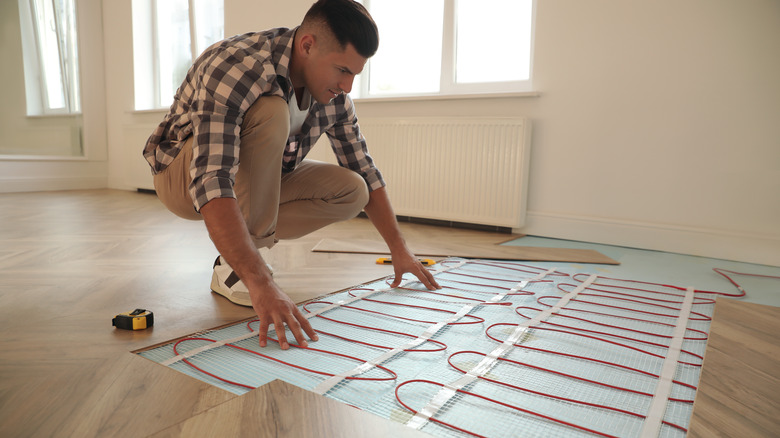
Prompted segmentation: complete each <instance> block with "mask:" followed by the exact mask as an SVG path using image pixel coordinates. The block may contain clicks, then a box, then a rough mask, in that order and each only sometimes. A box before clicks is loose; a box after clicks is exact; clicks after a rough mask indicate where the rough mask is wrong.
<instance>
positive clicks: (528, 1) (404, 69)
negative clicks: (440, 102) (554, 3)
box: [353, 0, 534, 97]
mask: <svg viewBox="0 0 780 438" xmlns="http://www.w3.org/2000/svg"><path fill="white" fill-rule="evenodd" d="M362 3H363V4H364V5H365V6H366V8H367V9H368V10H369V11H370V12H371V15H372V16H373V17H374V20H375V21H376V23H377V26H378V27H379V32H380V38H379V50H378V52H377V54H376V55H375V56H374V57H372V58H371V59H370V60H369V62H368V63H367V66H366V69H365V70H364V73H363V74H362V75H361V76H362V78H360V81H359V82H358V81H356V84H355V86H354V87H353V89H354V91H356V93H354V94H355V95H356V96H355V97H395V96H414V95H449V94H456V95H457V94H473V93H499V92H523V91H532V88H531V59H532V48H533V45H532V41H533V6H534V2H533V0H425V1H419V0H363V2H362ZM409 11H414V13H410V12H409Z"/></svg>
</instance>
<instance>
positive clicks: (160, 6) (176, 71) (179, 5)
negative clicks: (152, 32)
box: [156, 0, 192, 107]
mask: <svg viewBox="0 0 780 438" xmlns="http://www.w3.org/2000/svg"><path fill="white" fill-rule="evenodd" d="M156 3H157V5H156V6H157V49H158V58H157V59H158V61H159V76H158V77H159V80H160V95H159V97H160V101H159V102H158V105H159V106H162V107H164V106H167V105H170V102H171V99H172V98H173V94H174V93H175V92H176V89H178V88H179V85H180V84H181V82H182V81H183V80H184V76H185V75H186V74H187V69H189V67H190V64H192V51H191V49H190V13H189V2H188V1H187V0H164V1H158V2H156Z"/></svg>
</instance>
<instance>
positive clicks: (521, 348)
mask: <svg viewBox="0 0 780 438" xmlns="http://www.w3.org/2000/svg"><path fill="white" fill-rule="evenodd" d="M434 268H435V276H436V278H437V280H438V282H439V284H441V285H442V286H443V289H441V290H439V291H427V290H425V288H424V287H423V286H422V284H421V283H419V282H418V281H417V280H416V279H415V278H413V277H408V278H407V277H405V278H404V281H403V282H402V283H401V285H400V286H399V287H397V288H394V289H391V288H390V287H389V283H390V282H391V281H392V279H390V278H388V279H382V280H378V281H376V282H373V283H369V284H364V285H360V286H356V287H354V288H351V289H349V290H346V291H343V292H339V293H337V294H333V295H329V296H326V297H323V298H321V299H319V300H315V301H311V302H309V303H306V304H305V305H302V306H301V307H302V311H303V312H304V313H305V314H307V317H309V320H310V321H311V323H312V325H313V327H314V328H315V330H317V331H318V333H319V335H320V336H319V337H320V340H319V341H318V342H316V343H310V348H308V349H302V348H298V347H294V346H291V348H290V349H289V350H287V351H282V350H281V349H280V348H279V347H278V344H276V343H274V342H269V346H268V347H266V348H260V347H259V346H258V339H257V333H256V331H257V329H258V325H259V323H258V322H257V321H256V320H255V321H250V322H248V323H247V322H242V323H237V324H235V325H231V326H228V327H224V328H220V329H216V330H211V331H207V332H204V333H199V334H197V335H193V336H190V337H188V338H185V339H182V340H178V341H176V342H171V343H169V344H166V345H162V346H159V347H155V348H153V349H149V350H146V351H143V352H141V353H139V354H140V355H142V356H144V357H146V358H148V359H151V360H153V361H156V362H159V363H161V364H164V365H166V366H168V367H170V368H173V369H175V370H178V371H180V372H182V373H185V374H188V375H190V376H193V377H196V378H198V379H200V380H203V381H205V382H208V383H210V384H213V385H216V386H218V387H221V388H224V389H226V390H228V391H232V392H234V393H237V394H242V393H244V392H246V391H249V390H250V389H251V388H254V387H258V386H261V385H263V384H266V383H268V382H271V381H273V380H275V379H281V380H284V381H286V382H288V383H291V384H293V385H296V386H299V387H301V388H303V389H306V390H310V391H314V392H317V393H321V394H324V395H325V396H327V397H330V398H333V399H335V400H338V401H341V402H343V403H347V404H349V405H352V406H356V407H358V408H360V409H363V410H366V411H369V412H372V413H374V414H376V415H379V416H381V417H384V418H388V419H391V420H393V421H397V422H401V423H406V424H407V425H408V426H410V427H415V428H419V429H420V430H422V431H424V432H427V433H430V434H432V435H438V436H470V435H482V436H490V437H514V436H518V435H522V436H540V437H541V436H543V437H554V436H579V435H582V436H592V435H594V434H595V435H603V436H646V435H647V434H648V431H650V434H651V435H659V436H684V435H685V430H686V429H687V426H688V423H689V421H690V416H691V412H692V408H693V400H694V397H695V393H696V384H697V383H698V381H699V374H700V369H701V363H702V356H703V354H704V349H705V346H706V337H707V334H706V333H707V332H708V330H709V325H710V317H711V315H712V312H713V308H714V299H713V297H712V295H707V294H706V293H701V292H696V291H694V290H693V289H687V290H686V288H681V287H674V286H664V285H659V284H650V283H643V282H635V281H630V280H618V279H607V278H601V277H596V276H588V275H586V274H573V275H569V274H566V273H563V272H559V271H555V270H553V269H550V270H548V269H544V268H539V267H534V266H530V265H526V264H521V263H515V262H496V261H485V260H462V259H448V260H445V261H443V262H441V263H439V264H437V265H435V266H434ZM686 303H687V307H686ZM269 337H271V338H275V335H274V333H273V331H271V332H270V333H269ZM287 338H288V339H293V338H292V335H291V334H290V333H289V331H288V333H287ZM675 345H677V346H678V347H679V348H678V349H675V348H674V346H675ZM670 346H671V347H672V348H670ZM665 386H666V389H667V391H666V392H665V391H664V387H665ZM650 423H654V424H650Z"/></svg>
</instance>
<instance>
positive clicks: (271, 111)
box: [241, 96, 290, 146]
mask: <svg viewBox="0 0 780 438" xmlns="http://www.w3.org/2000/svg"><path fill="white" fill-rule="evenodd" d="M289 135H290V112H289V109H288V107H287V102H285V100H284V99H282V98H281V97H279V96H263V97H260V98H259V99H257V100H256V101H255V103H253V104H252V106H250V107H249V109H248V110H247V111H246V113H245V114H244V119H243V121H242V122H241V139H242V140H241V141H242V146H243V145H244V143H245V142H251V141H252V139H253V138H256V139H258V140H260V143H263V144H286V142H287V137H288V136H289Z"/></svg>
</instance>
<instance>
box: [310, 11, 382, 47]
mask: <svg viewBox="0 0 780 438" xmlns="http://www.w3.org/2000/svg"><path fill="white" fill-rule="evenodd" d="M316 21H320V22H324V23H325V24H327V26H328V27H329V28H330V30H331V32H332V33H333V36H335V37H336V40H337V41H338V43H339V45H341V48H342V49H345V48H346V47H347V43H350V44H352V46H353V47H354V48H355V50H356V51H357V52H358V53H359V54H360V56H362V57H364V58H370V57H372V56H374V53H376V50H377V49H378V48H379V30H377V27H376V23H375V22H374V19H373V18H371V14H369V13H368V11H367V10H366V8H365V7H364V6H363V5H361V4H360V3H358V2H356V1H353V0H318V1H317V3H314V4H313V5H312V6H311V8H309V11H308V12H306V15H305V16H304V17H303V22H304V23H306V22H316Z"/></svg>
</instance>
